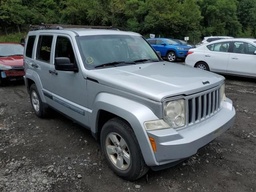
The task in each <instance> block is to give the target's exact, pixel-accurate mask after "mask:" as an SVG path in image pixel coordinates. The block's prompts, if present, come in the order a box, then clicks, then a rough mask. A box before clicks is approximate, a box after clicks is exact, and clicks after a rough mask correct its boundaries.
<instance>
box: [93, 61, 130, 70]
mask: <svg viewBox="0 0 256 192" xmlns="http://www.w3.org/2000/svg"><path fill="white" fill-rule="evenodd" d="M126 64H135V62H125V61H114V62H109V63H103V64H101V65H98V66H95V68H104V67H110V66H114V67H117V66H119V65H126Z"/></svg>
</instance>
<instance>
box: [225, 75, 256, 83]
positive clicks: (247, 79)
mask: <svg viewBox="0 0 256 192" xmlns="http://www.w3.org/2000/svg"><path fill="white" fill-rule="evenodd" d="M224 76H225V78H226V79H227V80H235V81H242V82H251V83H255V78H249V77H238V76H231V75H224Z"/></svg>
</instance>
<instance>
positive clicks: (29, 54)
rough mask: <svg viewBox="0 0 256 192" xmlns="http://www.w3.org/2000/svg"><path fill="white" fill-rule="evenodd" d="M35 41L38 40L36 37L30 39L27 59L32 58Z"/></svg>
mask: <svg viewBox="0 0 256 192" xmlns="http://www.w3.org/2000/svg"><path fill="white" fill-rule="evenodd" d="M35 39H36V36H29V37H28V40H27V41H28V42H27V48H26V53H25V55H26V57H30V58H31V57H32V54H33V48H34V43H35Z"/></svg>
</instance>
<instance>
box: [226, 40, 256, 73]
mask: <svg viewBox="0 0 256 192" xmlns="http://www.w3.org/2000/svg"><path fill="white" fill-rule="evenodd" d="M255 51H256V46H254V45H252V44H250V43H247V42H242V41H235V42H233V49H232V51H231V53H230V58H229V64H228V69H227V72H228V73H231V74H237V75H245V76H252V77H256V55H255Z"/></svg>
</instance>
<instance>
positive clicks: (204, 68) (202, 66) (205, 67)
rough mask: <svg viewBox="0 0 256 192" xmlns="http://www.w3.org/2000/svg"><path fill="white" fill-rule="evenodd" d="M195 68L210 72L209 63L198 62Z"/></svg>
mask: <svg viewBox="0 0 256 192" xmlns="http://www.w3.org/2000/svg"><path fill="white" fill-rule="evenodd" d="M195 68H199V69H203V70H205V71H210V69H209V66H208V65H207V63H205V62H198V63H197V64H196V65H195Z"/></svg>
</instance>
